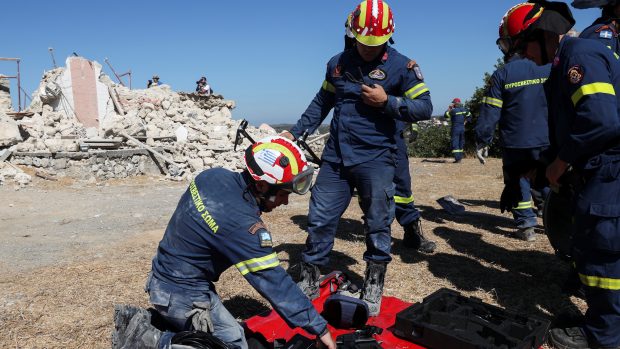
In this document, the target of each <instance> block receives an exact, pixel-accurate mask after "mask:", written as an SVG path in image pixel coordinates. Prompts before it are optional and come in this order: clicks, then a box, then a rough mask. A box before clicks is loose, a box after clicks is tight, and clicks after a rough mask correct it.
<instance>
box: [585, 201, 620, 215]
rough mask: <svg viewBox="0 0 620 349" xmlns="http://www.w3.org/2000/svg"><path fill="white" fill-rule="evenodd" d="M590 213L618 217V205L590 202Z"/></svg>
mask: <svg viewBox="0 0 620 349" xmlns="http://www.w3.org/2000/svg"><path fill="white" fill-rule="evenodd" d="M590 214H593V215H595V216H599V217H609V218H613V217H620V205H617V204H590Z"/></svg>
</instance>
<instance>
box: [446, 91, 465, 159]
mask: <svg viewBox="0 0 620 349" xmlns="http://www.w3.org/2000/svg"><path fill="white" fill-rule="evenodd" d="M445 117H446V120H449V121H450V147H451V148H452V155H453V156H454V162H455V163H459V162H461V160H462V159H463V154H464V153H463V152H464V149H465V124H466V123H467V122H469V121H470V120H471V113H470V112H469V110H467V109H465V107H463V104H462V103H461V99H460V98H455V99H453V100H452V104H451V105H450V107H448V111H446V114H445Z"/></svg>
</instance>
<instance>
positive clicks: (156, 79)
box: [148, 75, 163, 88]
mask: <svg viewBox="0 0 620 349" xmlns="http://www.w3.org/2000/svg"><path fill="white" fill-rule="evenodd" d="M152 79H153V81H152V82H151V80H149V85H148V87H149V88H150V87H155V86H160V85H162V84H163V83H162V82H160V81H159V76H158V75H153V78H152Z"/></svg>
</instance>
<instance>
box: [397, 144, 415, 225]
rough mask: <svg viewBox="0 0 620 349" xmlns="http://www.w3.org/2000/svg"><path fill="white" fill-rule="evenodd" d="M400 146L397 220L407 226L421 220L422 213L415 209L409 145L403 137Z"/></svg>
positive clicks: (398, 155)
mask: <svg viewBox="0 0 620 349" xmlns="http://www.w3.org/2000/svg"><path fill="white" fill-rule="evenodd" d="M396 144H397V145H398V152H397V159H398V160H397V165H396V173H395V175H394V185H395V187H396V188H395V189H396V194H395V196H394V201H395V203H396V210H395V215H396V220H397V221H398V224H400V225H401V226H403V227H404V226H406V225H408V224H411V223H413V222H415V221H416V220H418V219H420V211H418V209H417V208H416V207H415V204H414V199H413V192H412V190H411V173H410V172H409V157H408V156H407V143H406V142H405V140H404V139H403V137H402V136H400V137H397V141H396Z"/></svg>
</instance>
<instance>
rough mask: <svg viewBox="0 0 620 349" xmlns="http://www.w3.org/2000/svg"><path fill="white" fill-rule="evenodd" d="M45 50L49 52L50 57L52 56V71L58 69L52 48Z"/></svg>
mask: <svg viewBox="0 0 620 349" xmlns="http://www.w3.org/2000/svg"><path fill="white" fill-rule="evenodd" d="M47 50H48V51H50V56H52V63H54V69H56V68H58V66H57V65H56V59H55V58H54V48H53V47H48V48H47Z"/></svg>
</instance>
